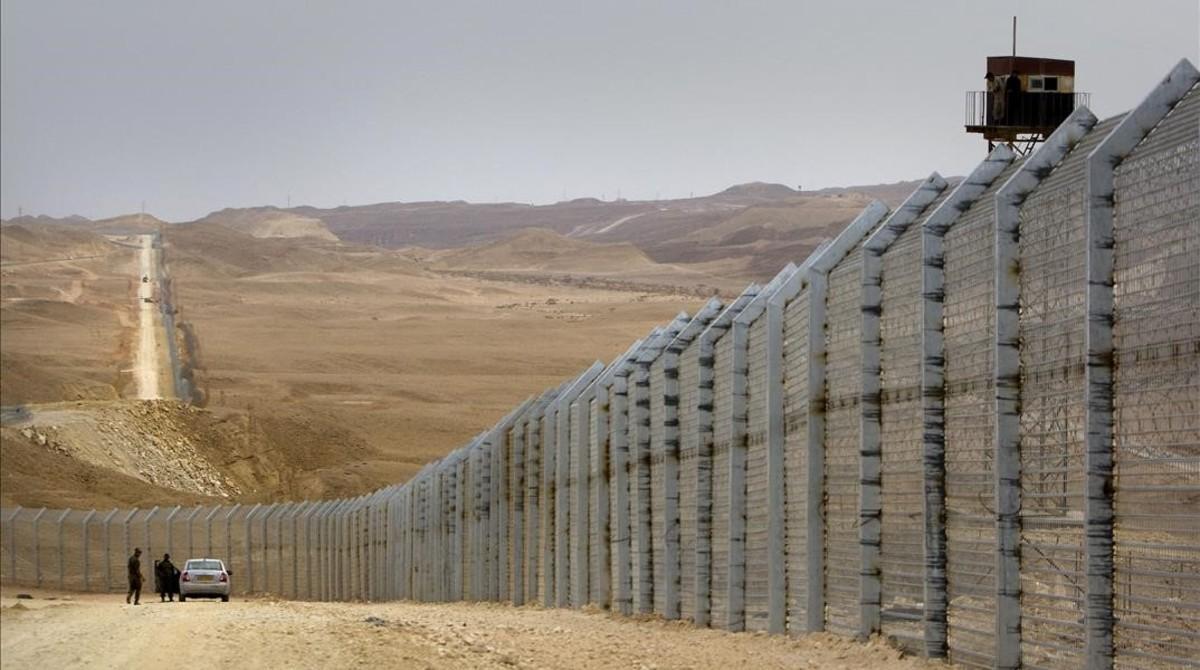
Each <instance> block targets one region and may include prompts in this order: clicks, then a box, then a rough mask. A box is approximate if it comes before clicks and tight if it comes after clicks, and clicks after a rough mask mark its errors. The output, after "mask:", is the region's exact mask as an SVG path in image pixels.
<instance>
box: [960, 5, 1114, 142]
mask: <svg viewBox="0 0 1200 670" xmlns="http://www.w3.org/2000/svg"><path fill="white" fill-rule="evenodd" d="M1016 25H1017V24H1016V18H1015V17H1014V18H1013V53H1012V55H1011V56H989V57H988V59H987V74H985V75H984V82H985V86H986V89H985V90H983V91H967V101H966V124H965V125H966V129H967V132H968V133H979V134H982V135H983V138H984V139H985V140H987V141H988V151H991V150H992V148H994V147H995V146H996V145H997V144H1007V145H1009V146H1010V147H1012V148H1013V149H1015V150H1017V151H1018V152H1020V153H1022V154H1027V153H1029V151H1031V150H1032V149H1033V147H1034V145H1036V144H1037V143H1038V142H1041V141H1044V140H1045V139H1046V138H1047V137H1049V136H1050V133H1052V132H1054V129H1055V128H1057V127H1058V126H1059V124H1061V123H1062V122H1063V121H1065V120H1066V118H1067V117H1068V116H1070V115H1071V112H1072V111H1074V110H1075V108H1076V107H1078V106H1081V105H1087V104H1088V103H1089V100H1090V97H1091V96H1090V94H1088V93H1077V92H1075V61H1071V60H1060V59H1057V58H1033V57H1029V56H1017V48H1016V44H1017V40H1016Z"/></svg>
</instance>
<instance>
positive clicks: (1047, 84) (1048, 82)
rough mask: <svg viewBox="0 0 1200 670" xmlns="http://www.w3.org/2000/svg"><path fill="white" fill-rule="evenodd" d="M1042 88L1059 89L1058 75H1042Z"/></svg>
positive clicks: (1046, 89)
mask: <svg viewBox="0 0 1200 670" xmlns="http://www.w3.org/2000/svg"><path fill="white" fill-rule="evenodd" d="M1042 90H1044V91H1057V90H1058V77H1042Z"/></svg>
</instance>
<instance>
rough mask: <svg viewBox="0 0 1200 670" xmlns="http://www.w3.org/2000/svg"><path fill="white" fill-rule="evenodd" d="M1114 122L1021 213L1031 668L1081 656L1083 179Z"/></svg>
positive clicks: (1025, 636) (1027, 652)
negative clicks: (1089, 159) (1088, 161)
mask: <svg viewBox="0 0 1200 670" xmlns="http://www.w3.org/2000/svg"><path fill="white" fill-rule="evenodd" d="M1117 120H1119V119H1112V120H1109V121H1106V122H1104V123H1101V124H1099V125H1097V126H1096V127H1095V128H1093V129H1092V131H1091V132H1090V133H1089V134H1088V135H1087V136H1086V137H1085V138H1084V139H1083V140H1082V141H1080V142H1079V144H1078V145H1076V146H1075V148H1074V149H1072V150H1071V152H1070V153H1069V154H1068V155H1067V156H1066V158H1065V159H1064V160H1063V161H1062V163H1061V164H1060V165H1059V166H1058V167H1057V168H1056V169H1054V170H1053V171H1052V172H1051V173H1050V174H1049V175H1048V176H1047V177H1046V178H1045V179H1044V180H1043V181H1042V182H1041V184H1040V185H1039V186H1038V188H1037V189H1036V190H1035V191H1034V192H1033V193H1032V194H1031V195H1030V196H1029V198H1027V199H1026V200H1025V202H1024V204H1023V205H1022V206H1021V208H1020V231H1021V234H1020V242H1019V245H1020V246H1019V248H1020V268H1021V271H1020V290H1021V310H1020V338H1021V350H1020V356H1021V446H1020V453H1021V610H1022V621H1021V655H1022V662H1023V663H1024V664H1026V665H1028V666H1029V667H1068V666H1069V667H1078V666H1079V665H1080V663H1081V662H1082V656H1083V623H1082V621H1081V620H1080V612H1081V611H1083V607H1084V602H1083V601H1084V598H1085V596H1086V589H1087V579H1086V571H1085V562H1084V557H1083V503H1084V496H1083V493H1084V492H1083V489H1084V486H1083V484H1084V467H1083V437H1084V430H1085V422H1084V380H1083V368H1084V362H1085V359H1086V349H1085V342H1084V333H1085V329H1086V326H1087V319H1086V312H1085V304H1084V300H1085V297H1086V291H1087V273H1086V269H1085V267H1084V265H1085V262H1086V258H1087V253H1086V251H1087V245H1086V238H1085V235H1084V227H1083V207H1084V184H1085V180H1084V176H1083V169H1084V164H1085V160H1086V157H1087V154H1089V153H1090V152H1091V150H1092V149H1093V148H1095V146H1096V144H1098V143H1099V141H1100V140H1102V139H1103V138H1104V137H1105V136H1106V135H1107V134H1108V131H1109V130H1111V129H1112V126H1113V125H1114V124H1115V123H1116V121H1117Z"/></svg>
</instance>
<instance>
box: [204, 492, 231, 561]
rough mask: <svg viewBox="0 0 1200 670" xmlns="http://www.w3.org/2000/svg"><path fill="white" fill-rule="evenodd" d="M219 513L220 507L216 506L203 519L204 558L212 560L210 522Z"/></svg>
mask: <svg viewBox="0 0 1200 670" xmlns="http://www.w3.org/2000/svg"><path fill="white" fill-rule="evenodd" d="M220 511H221V506H220V505H217V506H215V507H213V508H212V511H211V512H209V513H208V514H207V515H206V516H205V517H204V539H205V545H206V546H205V552H204V556H205V558H213V543H212V520H213V517H214V516H216V515H217V512H220ZM226 567H229V566H226Z"/></svg>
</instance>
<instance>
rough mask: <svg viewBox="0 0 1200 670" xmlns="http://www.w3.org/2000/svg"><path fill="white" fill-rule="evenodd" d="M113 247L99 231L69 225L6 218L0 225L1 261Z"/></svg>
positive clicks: (39, 258)
mask: <svg viewBox="0 0 1200 670" xmlns="http://www.w3.org/2000/svg"><path fill="white" fill-rule="evenodd" d="M23 218H25V219H34V220H36V219H35V217H23ZM36 218H38V219H40V218H43V217H36ZM45 218H49V217H45ZM115 248H116V247H114V246H113V245H112V243H110V242H109V241H108V240H107V239H105V238H104V237H103V236H102V235H99V234H97V233H94V232H92V231H91V230H85V229H81V228H78V227H76V226H72V225H62V224H48V223H25V224H21V223H7V222H6V223H5V225H4V226H3V227H0V260H2V261H3V262H5V263H36V262H38V261H45V260H61V259H73V258H89V257H95V256H101V255H104V254H107V253H109V252H111V251H113V250H114V249H115Z"/></svg>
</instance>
